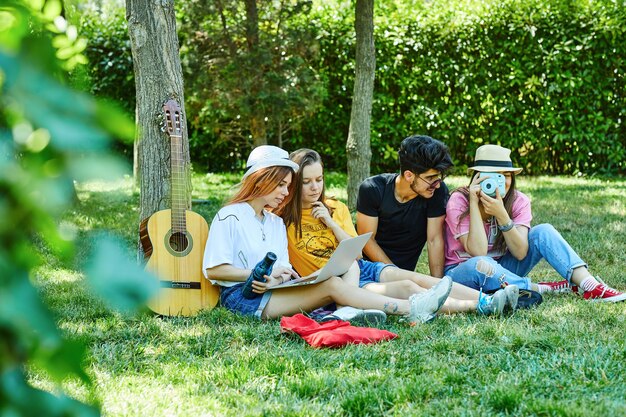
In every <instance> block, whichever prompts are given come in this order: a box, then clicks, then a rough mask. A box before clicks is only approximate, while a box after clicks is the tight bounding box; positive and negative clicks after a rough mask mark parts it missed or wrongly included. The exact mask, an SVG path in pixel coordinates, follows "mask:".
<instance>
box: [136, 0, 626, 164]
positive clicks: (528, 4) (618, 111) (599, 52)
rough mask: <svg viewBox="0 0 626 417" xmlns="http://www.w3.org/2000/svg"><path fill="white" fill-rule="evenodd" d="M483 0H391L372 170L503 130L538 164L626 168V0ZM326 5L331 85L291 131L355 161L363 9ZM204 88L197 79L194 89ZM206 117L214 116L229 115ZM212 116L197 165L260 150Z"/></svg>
mask: <svg viewBox="0 0 626 417" xmlns="http://www.w3.org/2000/svg"><path fill="white" fill-rule="evenodd" d="M322 3H324V2H322ZM476 3H478V2H470V1H467V2H464V1H461V0H447V1H444V0H432V1H430V2H424V3H422V2H417V1H415V2H412V4H409V5H404V6H396V5H393V7H392V6H389V4H388V3H386V5H385V6H384V8H383V6H381V5H380V4H377V10H376V48H377V71H376V86H375V93H374V94H375V96H374V107H373V114H372V151H373V160H372V172H373V173H376V172H381V171H386V170H396V169H397V164H396V155H395V151H396V148H397V146H398V144H399V142H400V141H401V140H402V139H403V138H404V137H405V136H407V135H410V134H418V133H419V134H429V135H431V136H433V137H436V138H439V139H441V140H443V141H445V142H446V143H447V144H448V145H449V146H450V148H451V150H452V153H453V156H454V158H455V162H456V165H457V167H459V168H460V169H462V168H463V167H464V166H466V165H467V164H468V163H471V158H472V156H473V153H474V150H475V149H476V147H478V146H479V145H480V144H482V143H486V142H489V143H500V144H502V145H504V146H508V147H511V148H513V149H515V154H514V157H515V159H516V161H517V162H518V163H519V164H522V165H523V166H524V167H525V168H526V170H527V171H526V172H528V173H533V174H537V173H546V172H549V173H565V174H573V173H579V172H580V173H584V174H596V173H597V174H624V173H626V162H625V161H626V131H625V128H624V112H625V111H626V110H625V109H626V85H625V80H624V73H625V72H626V62H625V60H626V33H625V31H626V7H625V6H626V3H625V2H624V1H610V0H600V1H594V2H591V1H585V0H572V1H565V0H563V1H554V0H549V1H539V0H505V1H500V0H498V1H495V0H487V1H483V2H479V4H476ZM324 4H326V5H325V6H324V7H315V8H313V12H312V15H311V16H310V19H309V30H311V31H314V32H315V33H316V34H317V39H318V41H317V42H318V45H315V47H316V48H318V49H319V59H318V61H316V63H314V64H313V65H314V66H315V70H316V71H317V73H318V75H319V76H320V77H321V79H322V80H323V82H324V84H325V88H326V95H325V98H324V100H323V102H322V103H321V107H320V109H319V110H318V111H317V112H316V113H315V115H314V116H312V117H310V118H309V119H308V120H306V121H304V122H303V123H302V125H301V127H300V128H299V129H295V130H293V131H291V132H290V133H289V134H288V136H287V139H288V142H287V143H286V144H285V147H287V148H289V149H295V148H296V147H300V146H308V147H313V148H315V149H317V150H319V151H320V152H322V153H323V154H324V155H325V159H326V163H327V166H329V167H330V168H332V169H340V170H343V169H345V168H344V167H345V164H346V160H345V139H346V137H347V132H348V125H349V118H350V105H351V95H352V83H353V81H352V80H353V74H354V29H353V26H352V25H353V16H352V14H353V8H352V7H350V6H349V5H343V6H342V7H337V5H333V4H328V3H324ZM182 38H183V39H185V38H186V37H182ZM183 49H185V48H183ZM189 50H193V48H189ZM183 65H185V60H184V59H183ZM131 70H132V67H131ZM189 75H190V76H193V72H191V73H189ZM186 84H188V85H194V84H195V83H193V82H190V81H189V80H187V83H186ZM195 94H196V92H195V91H186V96H187V98H188V99H193V97H194V95H195ZM202 117H204V118H205V119H206V120H207V123H206V125H209V123H208V120H209V118H217V117H220V115H219V114H215V115H213V114H205V115H203V116H202ZM203 125H204V122H203V120H202V119H199V120H196V124H195V125H194V126H192V127H191V129H190V134H191V135H190V136H191V137H192V143H191V152H192V159H194V160H195V161H196V162H197V163H199V164H201V165H203V166H211V168H212V169H214V170H219V169H229V168H230V167H232V166H235V165H236V164H235V160H236V159H237V158H240V157H241V154H245V153H247V151H246V149H239V150H238V152H232V153H231V152H228V150H227V149H223V142H220V141H219V137H218V136H216V133H215V132H213V131H210V130H203V129H202V126H203Z"/></svg>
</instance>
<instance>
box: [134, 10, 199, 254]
mask: <svg viewBox="0 0 626 417" xmlns="http://www.w3.org/2000/svg"><path fill="white" fill-rule="evenodd" d="M126 20H127V21H128V32H129V35H130V42H131V50H132V54H133V65H134V70H135V83H136V88H137V108H136V112H135V114H136V119H137V120H136V124H137V137H136V139H135V140H136V143H137V165H138V166H137V167H136V169H137V172H138V176H139V178H138V182H139V187H140V211H139V219H140V222H141V220H143V219H146V218H148V217H149V216H151V215H152V214H153V213H154V212H156V211H158V210H164V209H168V208H171V196H170V190H171V184H170V181H171V166H170V151H171V147H170V140H169V137H168V135H167V134H166V133H164V132H165V130H164V129H163V122H164V117H163V104H164V103H165V102H166V101H167V100H168V99H174V100H176V101H177V102H178V104H179V105H180V107H181V113H182V115H183V121H182V127H183V129H182V136H183V138H182V143H183V161H184V164H185V167H187V168H188V166H189V141H188V138H187V129H186V128H185V127H186V117H185V107H184V95H183V75H182V69H181V65H180V56H179V53H178V36H177V34H176V17H175V14H174V2H173V0H160V1H158V2H155V1H150V0H126ZM184 192H185V200H186V201H187V208H190V207H191V180H190V178H189V175H187V178H186V181H185V190H184ZM139 247H141V245H139ZM140 251H141V249H140ZM141 255H142V254H140V258H141V257H142V256H141Z"/></svg>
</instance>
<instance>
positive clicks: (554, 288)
mask: <svg viewBox="0 0 626 417" xmlns="http://www.w3.org/2000/svg"><path fill="white" fill-rule="evenodd" d="M538 285H545V286H546V287H550V289H549V290H548V291H550V292H570V291H572V292H574V293H577V292H578V287H577V286H576V285H571V286H570V284H569V282H568V281H567V280H566V279H564V280H563V281H556V282H539V283H538Z"/></svg>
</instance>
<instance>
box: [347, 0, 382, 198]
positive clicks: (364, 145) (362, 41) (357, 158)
mask: <svg viewBox="0 0 626 417" xmlns="http://www.w3.org/2000/svg"><path fill="white" fill-rule="evenodd" d="M355 13H356V15H355V29H356V71H355V77H354V95H353V97H352V110H351V112H350V129H349V131H348V140H347V142H346V156H347V159H348V207H350V210H354V209H355V208H356V197H357V193H358V188H359V184H361V182H362V181H363V180H364V179H365V178H367V177H368V176H369V174H370V161H371V159H372V150H371V147H370V123H371V118H372V98H373V95H374V71H375V69H376V50H375V49H374V0H357V2H356V12H355Z"/></svg>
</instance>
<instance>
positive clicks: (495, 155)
mask: <svg viewBox="0 0 626 417" xmlns="http://www.w3.org/2000/svg"><path fill="white" fill-rule="evenodd" d="M472 171H479V172H501V171H511V172H513V173H514V174H519V173H520V172H522V168H516V167H514V166H513V162H511V150H510V149H507V148H503V147H502V146H498V145H483V146H480V147H479V148H478V149H476V156H475V157H474V166H473V167H469V168H467V173H468V174H471V173H472Z"/></svg>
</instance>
